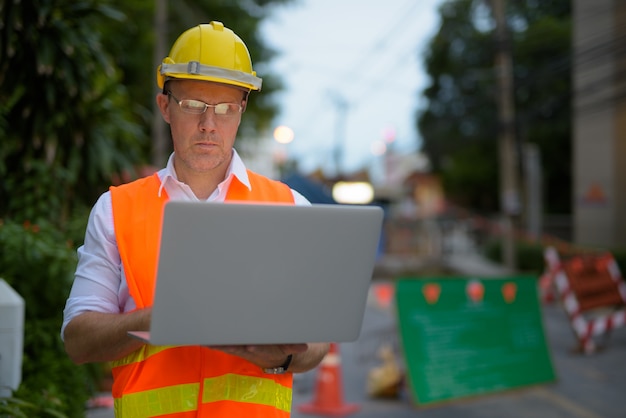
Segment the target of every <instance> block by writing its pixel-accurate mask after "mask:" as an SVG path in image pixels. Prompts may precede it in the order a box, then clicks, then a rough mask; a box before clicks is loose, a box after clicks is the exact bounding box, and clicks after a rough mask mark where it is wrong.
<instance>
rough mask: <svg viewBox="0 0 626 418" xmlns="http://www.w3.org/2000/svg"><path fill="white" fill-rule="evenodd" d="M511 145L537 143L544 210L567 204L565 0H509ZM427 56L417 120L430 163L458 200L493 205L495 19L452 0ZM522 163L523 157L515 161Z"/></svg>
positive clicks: (480, 7)
mask: <svg viewBox="0 0 626 418" xmlns="http://www.w3.org/2000/svg"><path fill="white" fill-rule="evenodd" d="M507 5H508V8H507V20H508V25H509V28H510V30H511V42H512V45H511V48H512V53H513V63H514V86H515V111H516V122H517V125H516V131H517V138H518V151H519V150H520V149H521V147H522V144H523V143H524V142H531V143H534V144H537V145H538V147H539V149H540V151H541V154H542V160H543V164H544V165H543V173H544V174H543V177H544V180H545V184H544V193H545V198H544V201H545V202H546V210H547V212H550V213H569V212H570V210H571V208H570V206H571V201H570V200H571V181H570V177H571V174H570V172H571V151H570V136H571V133H570V85H571V79H570V72H569V71H570V39H571V35H570V25H571V21H570V15H571V11H570V2H569V0H549V1H536V0H516V1H509V2H508V4H507ZM439 14H440V16H441V26H440V28H439V31H438V32H437V33H436V35H435V36H434V37H433V38H432V40H431V41H430V44H429V47H428V48H427V53H426V57H425V66H426V71H427V73H428V74H429V75H430V77H431V82H430V84H429V86H428V87H427V88H426V89H425V90H424V92H423V94H424V95H425V97H426V98H427V100H428V105H427V107H426V108H425V109H423V110H420V111H418V115H417V127H418V130H419V131H420V133H421V137H422V139H423V148H424V151H425V152H426V153H427V154H428V155H429V157H430V158H431V160H432V163H433V168H434V171H435V172H437V173H439V174H441V176H442V178H443V181H444V185H445V187H446V191H447V193H448V194H449V196H450V198H451V200H452V201H453V202H455V203H457V204H460V205H464V206H468V207H471V208H472V209H475V210H480V211H485V212H495V211H498V210H499V200H498V168H497V161H498V158H497V142H496V141H497V138H498V119H497V114H498V113H497V109H496V101H495V100H496V93H497V92H496V82H495V74H494V57H495V51H496V49H495V48H496V45H495V37H494V33H493V31H494V25H493V21H492V18H491V15H490V8H489V3H488V2H486V1H484V0H452V1H448V2H445V3H444V4H442V6H441V7H440V9H439ZM520 166H521V165H520Z"/></svg>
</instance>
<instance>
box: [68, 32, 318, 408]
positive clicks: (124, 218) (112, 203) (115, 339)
mask: <svg viewBox="0 0 626 418" xmlns="http://www.w3.org/2000/svg"><path fill="white" fill-rule="evenodd" d="M157 84H158V85H159V88H162V91H161V92H160V93H159V94H158V95H157V98H156V100H157V104H158V106H159V109H160V111H161V114H162V116H163V119H164V120H165V122H167V123H168V124H169V125H170V129H171V133H172V140H173V145H174V152H173V154H172V155H171V156H170V158H169V160H168V163H167V166H166V167H165V168H164V169H162V170H160V171H159V172H158V173H155V175H153V176H149V177H145V178H143V179H139V180H137V181H135V182H132V183H129V184H126V185H122V186H119V187H111V189H110V190H109V191H108V192H106V193H104V194H103V195H102V196H101V197H100V199H99V200H98V202H97V203H96V204H95V206H94V208H93V210H92V213H91V215H90V218H89V223H88V226H87V231H86V235H85V242H84V245H83V246H82V247H81V248H79V250H78V255H79V262H78V266H77V270H76V275H75V280H74V284H73V286H72V290H71V293H70V296H69V298H68V301H67V305H66V307H65V310H64V322H63V326H62V330H61V336H62V338H63V339H64V343H65V348H66V351H67V353H68V354H69V356H70V358H71V359H72V360H73V361H74V362H76V363H79V364H80V363H86V362H102V361H111V362H112V369H113V378H114V383H113V397H114V399H115V414H116V416H117V417H124V418H129V417H130V418H135V417H152V416H160V417H209V416H210V417H261V416H262V417H289V415H290V409H291V395H292V382H293V376H292V373H296V372H303V371H307V370H310V369H312V368H313V367H315V366H316V365H317V364H318V363H319V362H320V361H321V359H322V358H323V356H324V355H325V354H326V352H327V351H328V348H329V346H328V344H324V343H315V344H292V345H274V346H270V345H259V346H233V347H218V348H215V347H198V346H196V347H157V346H151V345H146V344H143V343H141V342H139V341H138V340H135V339H132V338H130V337H128V336H127V331H131V330H148V329H149V326H150V318H151V305H152V296H153V295H152V292H153V287H154V279H155V273H156V263H157V252H158V249H157V246H158V238H159V236H160V225H161V223H160V222H161V217H162V209H163V205H164V204H165V202H166V201H167V200H168V199H175V200H197V201H218V202H223V201H229V200H254V201H274V202H281V203H291V204H301V205H306V204H309V202H308V201H307V200H306V199H305V198H304V197H303V196H301V195H300V194H298V193H297V192H295V191H293V190H291V189H290V188H289V187H287V186H286V185H284V184H282V183H279V182H276V181H273V180H270V179H268V178H266V177H263V176H260V175H258V174H256V173H253V172H251V171H249V170H247V169H246V168H245V166H244V164H243V162H242V160H241V159H240V157H239V156H238V155H237V152H236V151H235V150H234V148H233V144H234V142H235V136H236V134H237V130H238V127H239V123H240V121H241V114H242V112H243V111H244V110H245V107H246V104H247V100H248V94H249V92H250V91H251V90H259V89H260V87H261V79H260V78H257V77H256V73H255V72H254V71H253V70H252V63H251V61H250V56H249V54H248V50H247V48H246V46H245V44H244V43H243V41H242V40H241V39H240V38H239V37H238V36H237V35H236V34H234V33H233V32H232V31H231V30H230V29H227V28H225V27H224V26H223V24H222V23H220V22H211V23H210V24H207V25H199V26H197V27H194V28H191V29H189V30H187V31H186V32H184V33H183V34H182V35H181V36H180V37H179V38H178V40H177V41H176V42H175V43H174V45H173V47H172V50H171V51H170V56H169V57H167V58H165V59H164V60H163V62H162V64H161V65H160V66H159V69H158V71H157ZM216 239H219V238H216ZM242 262H245V260H242ZM210 273H211V270H210V266H207V276H209V277H210ZM191 291H192V290H191ZM285 315H289V312H285ZM224 321H225V322H226V321H228V319H227V318H225V319H224Z"/></svg>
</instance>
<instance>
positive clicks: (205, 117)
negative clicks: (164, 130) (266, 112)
mask: <svg viewBox="0 0 626 418" xmlns="http://www.w3.org/2000/svg"><path fill="white" fill-rule="evenodd" d="M167 90H168V91H169V92H170V93H171V94H168V95H163V94H159V96H158V97H157V103H158V105H159V108H160V109H161V114H162V115H163V119H164V120H165V121H166V122H167V123H169V124H170V128H171V132H172V141H173V144H174V153H175V154H174V165H175V168H176V172H177V174H178V176H179V179H180V180H181V181H184V179H185V176H186V175H187V174H199V173H209V172H216V171H222V170H223V171H224V172H225V171H226V169H227V168H228V165H229V164H230V160H231V157H232V147H233V145H234V143H235V137H236V135H237V129H238V128H239V123H240V122H241V113H240V112H237V113H236V114H233V115H216V114H215V109H214V108H213V107H208V108H207V109H206V110H205V111H204V113H200V114H193V113H187V112H185V111H184V110H183V109H181V106H179V104H178V102H179V101H181V100H189V99H192V100H197V101H200V102H204V103H206V104H209V105H216V104H218V103H235V104H238V105H241V106H243V105H244V103H243V100H242V98H243V92H242V91H241V90H239V89H236V88H234V87H229V86H225V85H221V84H216V83H211V82H206V81H195V80H172V81H170V82H168V83H167ZM192 104H196V105H197V104H198V103H196V102H192ZM200 106H201V107H202V104H200Z"/></svg>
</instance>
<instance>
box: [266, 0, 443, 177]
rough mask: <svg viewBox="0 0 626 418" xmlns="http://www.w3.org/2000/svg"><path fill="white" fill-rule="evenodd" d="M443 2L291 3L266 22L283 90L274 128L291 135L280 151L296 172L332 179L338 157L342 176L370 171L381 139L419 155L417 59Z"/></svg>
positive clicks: (422, 81)
mask: <svg viewBox="0 0 626 418" xmlns="http://www.w3.org/2000/svg"><path fill="white" fill-rule="evenodd" d="M441 3H442V0H295V1H294V3H292V4H289V5H284V6H280V7H277V8H276V11H275V13H273V15H272V16H271V17H270V18H268V19H267V20H266V21H265V23H264V25H263V27H262V33H263V36H264V39H265V41H266V42H267V44H268V45H269V46H270V47H271V48H273V49H275V50H276V51H277V52H278V55H277V56H276V57H275V58H274V59H273V61H272V63H271V64H270V68H271V69H272V71H274V72H275V73H276V74H278V75H280V76H281V77H282V79H283V83H284V85H285V90H284V91H283V92H281V93H279V94H278V95H277V96H276V100H277V102H278V103H279V106H280V107H281V109H282V110H281V112H280V114H279V115H278V117H277V118H276V119H275V126H279V125H285V126H288V127H289V128H291V129H292V130H293V132H294V139H293V141H292V142H291V143H290V144H288V145H286V146H284V148H285V149H284V151H285V152H286V153H287V155H288V157H289V158H290V159H295V160H297V161H298V165H299V169H300V171H301V172H302V173H304V174H307V173H310V172H312V171H314V170H316V169H322V170H323V171H324V173H325V174H327V175H333V174H336V172H337V171H336V170H337V167H336V166H337V164H336V162H337V155H339V157H340V158H339V170H340V172H341V173H343V174H349V173H353V172H355V171H358V170H361V169H368V170H369V169H371V170H373V171H375V170H376V168H375V167H376V166H378V165H380V160H381V158H382V157H380V156H376V155H375V154H373V153H372V149H373V148H374V149H376V150H379V152H380V144H383V143H384V144H386V145H387V147H388V148H389V147H391V148H393V150H394V151H395V152H397V153H414V152H415V151H417V150H418V149H419V145H420V139H419V137H418V134H417V131H416V129H415V127H414V126H415V112H416V110H417V109H418V108H420V107H423V105H424V102H423V99H421V98H420V96H421V95H420V92H421V91H422V90H423V89H424V88H425V87H426V85H427V82H428V79H427V76H426V75H425V74H424V72H423V68H422V57H423V51H424V48H425V46H426V45H427V43H428V42H429V40H430V38H431V37H432V36H433V35H434V34H435V32H436V30H437V29H438V25H439V18H438V13H437V8H438V6H439V5H440V4H441ZM256 70H257V72H260V71H259V69H256ZM261 94H262V93H261ZM392 139H393V141H392ZM390 141H391V142H390ZM336 150H340V152H339V154H337V152H336Z"/></svg>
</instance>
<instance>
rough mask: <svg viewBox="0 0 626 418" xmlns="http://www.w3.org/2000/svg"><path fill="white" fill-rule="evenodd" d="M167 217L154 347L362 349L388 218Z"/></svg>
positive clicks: (232, 213)
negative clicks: (338, 345) (358, 345)
mask: <svg viewBox="0 0 626 418" xmlns="http://www.w3.org/2000/svg"><path fill="white" fill-rule="evenodd" d="M164 210H165V211H164V216H163V228H162V238H161V246H160V252H159V260H158V270H157V280H156V288H155V294H154V305H153V308H152V322H151V326H150V331H149V332H132V333H129V334H131V335H133V336H135V337H137V338H140V339H142V340H144V341H146V342H148V343H150V344H154V345H213V346H217V345H239V344H245V345H247V344H289V343H312V342H350V341H355V340H356V339H357V338H358V336H359V334H360V330H361V326H362V321H363V314H364V311H365V305H366V301H367V294H368V290H369V285H370V282H371V279H372V272H373V269H374V263H375V259H376V253H377V247H378V243H379V238H380V233H381V228H382V220H383V211H382V209H381V208H379V207H376V206H352V205H330V204H329V205H325V204H318V205H315V204H314V205H312V206H293V205H282V204H256V203H255V204H250V203H206V202H176V201H170V202H168V203H167V204H166V206H165V209H164Z"/></svg>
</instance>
